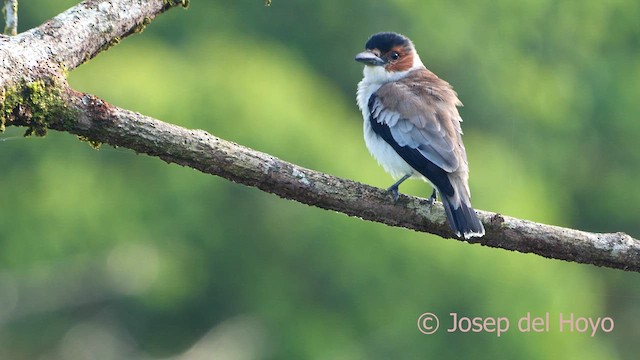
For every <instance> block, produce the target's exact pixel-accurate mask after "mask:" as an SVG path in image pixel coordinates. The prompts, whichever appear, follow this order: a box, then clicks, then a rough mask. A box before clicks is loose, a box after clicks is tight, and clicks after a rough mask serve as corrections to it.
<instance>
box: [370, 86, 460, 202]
mask: <svg viewBox="0 0 640 360" xmlns="http://www.w3.org/2000/svg"><path fill="white" fill-rule="evenodd" d="M376 97H377V96H376V94H373V95H371V97H370V98H369V104H368V106H369V122H370V123H371V129H372V130H373V132H375V133H376V134H377V135H378V136H380V137H381V138H382V139H383V140H384V141H386V142H387V144H389V145H391V147H392V148H393V150H395V151H396V152H397V153H398V155H400V157H401V158H402V159H403V160H404V161H406V162H407V164H409V165H410V166H411V167H412V168H414V169H416V170H417V171H418V172H420V174H422V175H424V176H425V177H426V178H427V179H429V181H431V183H433V185H435V186H436V187H437V188H438V191H439V192H440V195H441V196H442V195H448V196H453V194H454V190H453V186H451V181H449V177H448V176H447V172H446V171H444V170H443V169H442V168H440V167H439V166H437V165H436V164H434V163H433V162H431V161H430V160H429V159H427V158H425V157H424V156H423V155H422V154H421V153H420V151H418V149H413V148H410V147H409V146H400V145H398V143H397V142H396V141H395V140H394V138H393V136H392V135H391V129H389V126H387V124H381V123H379V122H378V121H377V120H376V118H375V117H374V115H373V107H374V104H375V101H376Z"/></svg>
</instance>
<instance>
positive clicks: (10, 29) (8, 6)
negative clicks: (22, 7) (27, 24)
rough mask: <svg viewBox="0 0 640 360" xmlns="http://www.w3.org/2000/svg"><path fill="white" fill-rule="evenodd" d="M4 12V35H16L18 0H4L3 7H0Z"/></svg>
mask: <svg viewBox="0 0 640 360" xmlns="http://www.w3.org/2000/svg"><path fill="white" fill-rule="evenodd" d="M2 13H3V14H4V19H5V23H6V25H5V27H4V34H5V35H17V34H18V0H4V7H3V8H2Z"/></svg>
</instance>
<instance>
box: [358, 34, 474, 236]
mask: <svg viewBox="0 0 640 360" xmlns="http://www.w3.org/2000/svg"><path fill="white" fill-rule="evenodd" d="M355 60H356V61H358V62H361V63H363V64H364V65H365V67H364V78H363V79H362V81H360V83H359V84H358V93H357V101H358V107H360V110H361V111H362V116H363V117H364V139H365V143H366V144H367V148H369V152H371V154H372V155H373V156H374V157H375V158H376V160H378V162H379V163H380V165H382V167H383V168H384V169H385V171H386V172H388V173H389V174H391V176H392V177H393V178H394V179H399V180H398V181H397V182H396V183H395V184H393V185H391V187H389V189H388V191H391V192H392V194H393V198H394V201H397V199H398V186H400V184H401V183H402V182H403V181H405V180H407V179H408V178H419V179H422V180H425V181H428V182H430V183H431V184H432V186H433V187H434V189H433V193H432V194H431V197H430V198H429V201H430V202H431V203H433V201H435V199H436V189H437V190H438V192H439V193H440V198H441V200H442V204H443V205H444V209H445V212H446V215H447V220H448V222H449V226H451V229H452V230H453V231H454V232H455V234H456V235H457V236H458V237H464V238H465V239H468V238H471V237H474V236H478V237H479V236H483V235H484V227H483V226H482V223H481V222H480V220H479V219H478V216H477V215H476V212H475V211H474V210H473V208H472V207H471V201H470V198H471V194H470V192H469V184H468V179H469V165H468V162H467V154H466V152H465V148H464V144H463V143H462V130H461V127H460V122H461V121H462V118H460V114H459V113H458V109H457V106H460V105H462V103H461V102H460V100H458V96H457V94H456V92H455V91H454V90H453V88H452V87H451V85H449V83H447V82H446V81H444V80H442V79H440V78H439V77H437V76H436V75H435V74H434V73H432V72H431V71H429V70H427V68H426V67H425V66H424V64H423V63H422V61H421V60H420V56H418V53H417V52H416V50H415V47H414V46H413V43H412V42H411V40H409V39H408V38H407V37H405V36H403V35H400V34H397V33H393V32H383V33H378V34H374V35H372V36H371V37H370V38H369V40H368V41H367V43H366V44H365V51H363V52H361V53H359V54H358V55H356V58H355Z"/></svg>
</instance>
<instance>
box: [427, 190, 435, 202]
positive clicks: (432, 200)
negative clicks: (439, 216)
mask: <svg viewBox="0 0 640 360" xmlns="http://www.w3.org/2000/svg"><path fill="white" fill-rule="evenodd" d="M435 201H436V189H433V192H432V193H431V196H429V198H428V199H427V203H429V205H433V203H434V202H435Z"/></svg>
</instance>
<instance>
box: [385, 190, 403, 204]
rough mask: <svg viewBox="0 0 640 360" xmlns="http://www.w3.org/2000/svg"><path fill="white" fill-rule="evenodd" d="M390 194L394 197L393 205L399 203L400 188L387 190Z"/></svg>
mask: <svg viewBox="0 0 640 360" xmlns="http://www.w3.org/2000/svg"><path fill="white" fill-rule="evenodd" d="M387 191H388V192H390V193H391V196H392V197H393V203H394V204H395V203H397V202H398V198H399V197H400V193H399V192H398V187H397V186H392V187H390V188H388V189H387Z"/></svg>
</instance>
